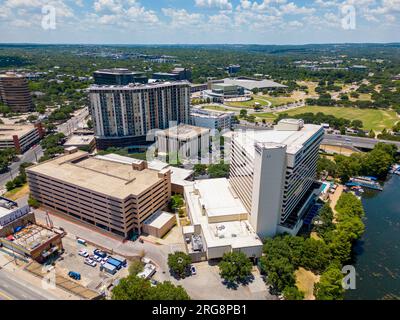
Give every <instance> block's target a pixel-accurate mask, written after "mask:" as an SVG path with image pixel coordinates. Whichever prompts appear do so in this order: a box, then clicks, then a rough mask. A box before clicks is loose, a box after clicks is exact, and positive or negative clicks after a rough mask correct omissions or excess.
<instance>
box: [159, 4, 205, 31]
mask: <svg viewBox="0 0 400 320" xmlns="http://www.w3.org/2000/svg"><path fill="white" fill-rule="evenodd" d="M161 10H162V12H163V13H164V15H165V16H167V17H168V18H170V19H171V26H172V27H181V26H197V25H198V24H199V23H204V21H205V18H204V16H203V15H201V14H199V13H189V12H187V11H186V10H185V9H172V8H163V9H161Z"/></svg>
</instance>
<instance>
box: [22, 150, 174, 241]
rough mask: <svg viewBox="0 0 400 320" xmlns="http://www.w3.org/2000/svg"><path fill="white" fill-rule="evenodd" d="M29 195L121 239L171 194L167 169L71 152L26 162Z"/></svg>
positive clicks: (164, 202) (130, 233)
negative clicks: (157, 168)
mask: <svg viewBox="0 0 400 320" xmlns="http://www.w3.org/2000/svg"><path fill="white" fill-rule="evenodd" d="M27 176H28V182H29V187H30V190H31V195H32V197H34V198H35V199H37V200H38V201H39V202H40V203H41V204H42V205H44V206H45V207H48V208H51V209H52V210H55V211H57V212H60V213H62V214H65V215H68V216H70V217H73V218H75V219H76V220H79V221H80V222H84V223H86V224H90V225H93V226H95V227H97V228H99V229H101V230H103V231H104V230H105V231H108V232H110V233H112V234H115V235H118V236H120V237H123V238H129V237H130V236H131V235H132V233H133V232H135V231H136V232H139V233H140V232H141V231H142V227H143V223H144V221H145V220H147V219H148V218H149V217H150V216H151V215H152V214H153V213H155V212H156V211H158V210H160V209H163V208H164V207H166V205H167V204H168V201H169V199H170V197H171V171H170V170H167V169H163V170H160V171H158V170H151V169H147V163H146V162H143V161H139V160H138V162H137V163H133V164H125V163H120V162H118V161H111V160H110V159H103V158H101V157H92V156H90V155H89V154H88V153H86V152H82V151H76V152H73V153H71V154H66V155H63V156H61V157H58V158H56V159H53V160H50V161H47V162H44V163H41V164H39V165H36V166H33V167H30V168H29V169H28V170H27Z"/></svg>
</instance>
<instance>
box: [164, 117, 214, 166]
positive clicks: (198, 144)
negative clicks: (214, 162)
mask: <svg viewBox="0 0 400 320" xmlns="http://www.w3.org/2000/svg"><path fill="white" fill-rule="evenodd" d="M156 139H157V142H156V145H157V149H158V154H159V155H172V154H174V155H175V154H177V155H178V158H179V160H181V161H186V160H198V159H201V158H202V156H206V155H208V154H209V148H210V129H207V128H202V127H195V126H191V125H186V124H180V125H178V126H175V127H171V128H169V129H165V130H162V131H158V132H157V133H156Z"/></svg>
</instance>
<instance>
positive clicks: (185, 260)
mask: <svg viewBox="0 0 400 320" xmlns="http://www.w3.org/2000/svg"><path fill="white" fill-rule="evenodd" d="M191 263H192V258H191V257H190V256H189V255H188V254H186V253H184V252H181V251H177V252H175V253H170V254H169V255H168V267H169V269H170V270H171V273H173V274H174V275H176V276H178V277H180V278H184V277H185V276H186V274H187V272H188V270H189V267H190V265H191Z"/></svg>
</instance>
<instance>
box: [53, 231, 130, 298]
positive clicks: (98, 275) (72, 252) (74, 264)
mask: <svg viewBox="0 0 400 320" xmlns="http://www.w3.org/2000/svg"><path fill="white" fill-rule="evenodd" d="M63 245H64V249H65V252H64V254H63V255H62V257H61V258H60V259H58V260H57V263H56V268H57V270H58V271H59V272H61V273H63V274H65V275H66V276H68V272H70V271H74V272H77V273H79V274H80V275H81V277H82V278H81V280H80V281H79V283H80V284H82V285H84V286H85V287H87V288H89V289H92V290H96V291H99V292H101V291H104V290H105V288H106V287H108V286H109V285H110V284H111V283H112V282H113V281H115V280H116V279H120V278H123V277H126V276H127V275H128V269H127V268H122V269H121V270H119V271H118V272H117V273H116V274H115V275H111V274H109V273H107V272H105V271H100V263H97V264H96V266H95V267H92V266H89V265H87V264H85V263H84V261H85V258H84V257H82V256H80V255H79V254H78V252H79V250H81V249H84V250H86V251H87V252H88V253H89V255H93V251H94V250H95V249H96V247H94V246H91V245H81V244H78V243H77V241H76V240H75V239H71V238H69V237H68V236H67V237H65V238H64V239H63Z"/></svg>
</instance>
